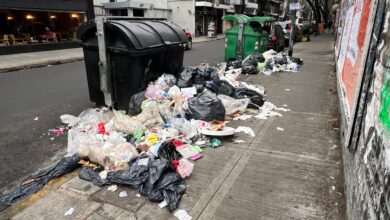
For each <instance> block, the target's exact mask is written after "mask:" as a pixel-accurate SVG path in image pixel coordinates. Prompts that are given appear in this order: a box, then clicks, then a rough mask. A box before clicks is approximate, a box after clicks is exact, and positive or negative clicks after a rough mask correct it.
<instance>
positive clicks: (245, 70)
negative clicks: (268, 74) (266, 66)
mask: <svg viewBox="0 0 390 220" xmlns="http://www.w3.org/2000/svg"><path fill="white" fill-rule="evenodd" d="M241 73H242V74H258V73H259V70H257V64H256V65H253V64H252V63H251V62H246V63H244V64H243V65H242V68H241Z"/></svg>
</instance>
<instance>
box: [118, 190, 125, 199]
mask: <svg viewBox="0 0 390 220" xmlns="http://www.w3.org/2000/svg"><path fill="white" fill-rule="evenodd" d="M119 197H121V198H124V197H127V192H126V191H122V192H120V193H119Z"/></svg>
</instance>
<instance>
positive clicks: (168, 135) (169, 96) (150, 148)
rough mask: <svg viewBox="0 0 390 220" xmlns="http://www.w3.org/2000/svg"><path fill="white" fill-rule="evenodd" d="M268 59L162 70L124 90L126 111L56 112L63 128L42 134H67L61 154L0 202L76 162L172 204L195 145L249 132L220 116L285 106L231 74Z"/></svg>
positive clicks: (198, 153)
mask: <svg viewBox="0 0 390 220" xmlns="http://www.w3.org/2000/svg"><path fill="white" fill-rule="evenodd" d="M275 57H277V56H276V55H274V54H273V53H267V54H265V55H264V54H263V55H261V54H253V55H252V56H251V57H250V58H248V59H247V60H246V61H244V62H242V63H243V65H242V68H241V64H238V63H231V64H230V65H232V66H233V67H234V68H236V69H231V68H226V69H225V68H223V69H216V68H213V67H208V66H198V67H186V68H184V69H183V71H181V73H180V74H178V77H177V79H176V78H175V76H173V75H169V74H164V75H162V76H161V77H160V78H158V79H157V80H156V81H154V82H150V83H149V85H148V86H147V87H146V90H145V91H140V92H138V93H136V94H134V95H132V96H131V98H130V102H129V104H128V109H125V110H110V109H108V108H105V107H102V108H94V109H92V108H91V109H86V110H84V111H83V112H81V113H80V114H79V115H78V116H73V115H69V114H65V115H61V116H60V119H61V121H62V123H64V124H65V126H62V127H57V128H56V129H52V130H50V131H49V132H48V135H50V134H53V133H54V134H56V135H57V136H58V135H61V134H65V133H67V135H68V146H67V151H68V156H67V157H65V158H64V159H63V160H61V161H60V162H59V163H57V164H56V165H54V166H53V167H51V168H48V169H45V170H42V171H40V172H38V173H37V174H35V175H32V176H30V177H29V178H27V179H26V180H25V181H24V182H23V183H21V184H20V185H19V186H18V187H17V188H15V189H13V190H11V191H7V192H6V193H3V194H2V195H1V196H0V201H1V203H2V204H4V205H12V204H13V203H14V202H16V201H18V200H19V199H22V198H25V197H26V196H28V195H31V194H33V193H36V192H37V191H39V190H40V189H41V188H42V187H43V186H44V185H46V184H47V183H48V181H50V180H51V179H53V178H55V177H59V176H61V175H64V174H66V173H68V172H70V171H72V170H74V169H75V168H77V167H79V166H81V165H83V167H82V168H81V169H80V172H79V177H80V179H82V180H86V181H90V182H92V183H94V184H95V185H97V186H100V187H102V186H108V188H107V190H109V191H112V192H116V191H117V189H118V186H119V185H120V186H127V187H131V188H133V189H135V190H137V191H138V192H139V194H136V196H137V197H138V196H140V195H143V196H145V197H147V198H148V199H149V200H150V201H153V202H159V203H161V202H163V201H164V202H165V203H166V207H167V208H168V209H169V210H170V211H174V210H176V209H177V207H178V206H179V202H180V199H181V198H182V196H183V195H184V193H185V191H186V185H185V182H184V180H185V178H190V176H191V175H192V172H193V171H194V166H195V162H192V161H196V160H201V158H203V157H204V156H205V155H204V152H203V151H204V149H202V148H204V147H210V148H218V147H220V146H222V141H221V140H220V139H217V138H215V137H217V136H228V135H234V133H238V132H244V133H246V134H248V135H249V136H251V137H255V133H254V131H253V129H252V128H250V127H246V126H238V127H237V128H234V127H227V126H226V123H228V121H225V120H235V121H237V120H248V119H267V118H269V117H273V116H278V117H281V116H282V114H280V113H279V112H277V111H289V109H285V108H277V107H276V106H275V105H273V104H272V103H271V102H269V101H267V100H265V99H264V96H265V89H264V87H262V86H260V85H252V84H249V83H247V82H241V81H239V80H238V77H239V75H240V74H241V72H243V73H255V72H258V70H257V67H258V63H259V62H267V60H268V59H271V58H272V59H275ZM249 64H250V65H249ZM253 65H254V66H255V68H254V69H253ZM266 66H267V64H265V67H264V68H265V69H266V70H267V67H266ZM285 107H287V105H286V106H285ZM34 120H35V119H34ZM36 120H38V117H37V118H36ZM232 124H233V123H232ZM51 140H54V137H51ZM234 143H236V144H242V143H245V142H244V141H243V140H235V141H234ZM205 152H207V151H205ZM81 158H83V160H82V161H81ZM127 196H128V195H127V192H126V191H122V192H120V193H119V197H121V198H123V197H127ZM176 214H177V217H178V218H179V219H191V216H189V215H188V214H187V212H186V211H185V210H179V211H177V212H176V213H175V216H176Z"/></svg>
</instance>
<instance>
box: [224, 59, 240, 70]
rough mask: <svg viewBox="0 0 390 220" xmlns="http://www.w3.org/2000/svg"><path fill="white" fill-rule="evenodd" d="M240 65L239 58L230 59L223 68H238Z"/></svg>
mask: <svg viewBox="0 0 390 220" xmlns="http://www.w3.org/2000/svg"><path fill="white" fill-rule="evenodd" d="M241 66H242V62H241V60H230V61H228V62H227V63H226V68H225V70H229V69H239V68H241Z"/></svg>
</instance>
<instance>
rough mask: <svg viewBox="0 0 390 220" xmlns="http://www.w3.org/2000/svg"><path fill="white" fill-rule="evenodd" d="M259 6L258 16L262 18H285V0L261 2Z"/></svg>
mask: <svg viewBox="0 0 390 220" xmlns="http://www.w3.org/2000/svg"><path fill="white" fill-rule="evenodd" d="M258 5H259V8H258V10H259V13H258V14H259V15H261V16H272V17H275V18H277V19H281V18H282V17H283V16H284V11H285V7H284V5H285V0H260V1H259V3H258Z"/></svg>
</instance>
